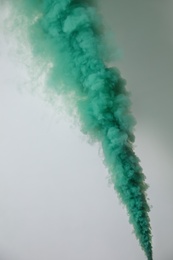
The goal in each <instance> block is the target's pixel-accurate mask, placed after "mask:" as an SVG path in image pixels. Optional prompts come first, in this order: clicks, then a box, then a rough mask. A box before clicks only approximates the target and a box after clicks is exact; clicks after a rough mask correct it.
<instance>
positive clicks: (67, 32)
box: [15, 0, 152, 260]
mask: <svg viewBox="0 0 173 260" xmlns="http://www.w3.org/2000/svg"><path fill="white" fill-rule="evenodd" d="M15 4H16V3H15ZM18 11H19V12H20V13H21V14H22V13H23V14H25V16H26V17H28V19H29V21H30V24H29V26H28V34H29V37H30V42H31V44H32V49H33V53H34V55H35V56H37V57H39V56H40V57H44V60H45V61H46V62H47V63H49V64H51V68H50V69H49V74H48V82H47V85H48V86H49V87H51V88H52V89H53V90H54V91H55V93H59V94H64V95H66V96H67V97H68V98H69V100H70V99H71V100H72V102H73V105H75V108H76V110H77V112H78V116H79V118H80V122H81V129H82V131H83V132H84V133H85V134H87V135H89V136H90V137H91V138H92V140H94V141H99V142H100V143H101V144H102V148H103V153H104V157H105V164H106V165H107V167H108V170H109V172H110V176H111V180H112V182H113V184H114V188H115V190H116V191H117V193H118V195H119V198H120V200H121V201H122V202H123V203H124V204H125V205H126V208H127V211H128V215H129V219H130V223H131V224H132V225H133V227H134V231H135V234H136V237H137V238H138V239H139V243H140V245H141V247H142V249H143V250H144V252H145V254H146V256H147V258H148V260H152V245H151V227H150V220H149V216H148V212H149V206H148V203H147V199H146V189H147V185H146V184H145V176H144V174H143V173H142V168H141V166H140V164H139V159H138V157H137V156H136V155H135V153H134V151H133V143H134V140H135V138H134V135H133V127H134V124H135V120H134V118H133V116H132V115H131V113H130V106H131V103H130V99H129V93H128V92H127V91H126V89H125V80H124V79H123V78H122V77H121V75H120V72H119V71H118V70H117V69H116V68H114V67H111V68H110V67H108V66H106V63H107V61H108V60H109V54H108V53H109V49H107V47H105V46H104V40H103V32H102V31H103V26H102V24H101V22H100V18H99V16H98V14H97V11H96V6H95V3H94V2H93V1H91V0H35V1H34V0H31V1H28V2H27V3H26V1H25V2H23V1H19V2H18ZM18 14H19V13H18ZM60 82H63V85H62V84H60Z"/></svg>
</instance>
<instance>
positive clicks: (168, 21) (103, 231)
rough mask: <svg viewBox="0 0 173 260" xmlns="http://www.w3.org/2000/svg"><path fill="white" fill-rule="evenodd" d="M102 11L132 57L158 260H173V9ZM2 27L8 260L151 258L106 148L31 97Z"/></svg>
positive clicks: (127, 73) (118, 4)
mask: <svg viewBox="0 0 173 260" xmlns="http://www.w3.org/2000/svg"><path fill="white" fill-rule="evenodd" d="M0 3H1V2H0ZM1 4H2V3H1ZM99 6H100V10H101V12H102V14H103V19H104V22H105V24H107V25H108V26H109V27H110V29H111V30H112V31H113V33H115V36H116V37H115V38H116V43H117V45H118V47H120V52H122V53H123V57H122V59H121V60H120V61H118V62H117V66H118V68H119V69H120V70H121V72H122V75H123V77H124V78H125V79H126V80H127V88H128V90H130V91H131V93H132V101H133V113H134V115H135V117H136V119H137V122H138V124H137V126H136V131H135V135H136V152H137V154H138V156H139V157H140V159H141V165H142V167H143V170H144V173H145V175H146V177H147V183H148V184H149V185H150V188H149V189H148V196H149V198H150V204H151V205H152V206H153V207H152V210H151V213H150V217H151V224H152V232H153V250H154V259H157V260H172V259H173V247H172V241H173V225H172V220H173V203H172V198H173V188H172V187H173V174H172V169H173V163H172V147H173V137H172V133H173V123H172V121H173V115H172V111H173V102H172V98H173V87H172V82H173V71H172V68H173V26H172V24H173V18H172V11H173V1H171V0H170V1H169V0H166V1H161V0H150V1H149V0H147V1H142V0H131V1H129V0H123V1H122V0H116V1H113V0H109V1H103V0H102V1H100V2H99ZM1 12H3V8H2V11H1ZM2 21H4V16H3V15H1V22H2ZM2 24H3V23H1V27H0V30H1V31H0V259H1V260H40V259H41V260H48V259H49V260H55V259H56V260H57V259H58V260H106V259H108V260H114V259H116V260H126V259H129V260H139V259H140V260H142V259H145V256H144V254H143V252H142V250H141V248H140V247H139V245H138V242H137V241H136V238H135V236H134V234H132V226H130V224H129V223H128V216H127V214H126V211H125V209H124V208H123V206H122V205H120V203H119V201H118V199H117V197H116V193H115V191H114V190H113V187H112V186H110V185H108V179H107V176H108V174H107V170H106V169H105V167H104V165H103V163H102V159H101V158H100V156H99V153H98V151H99V148H98V145H94V146H92V145H90V144H88V143H87V140H86V137H84V136H83V135H82V134H81V133H80V131H79V129H78V126H74V124H73V121H72V119H70V118H69V117H68V116H67V115H66V114H65V113H64V112H62V111H61V112H59V107H60V106H59V105H58V104H54V105H51V104H49V103H48V102H46V101H45V99H44V98H42V97H41V95H39V94H38V93H37V92H36V93H34V94H32V93H31V91H29V89H30V87H31V89H32V86H29V83H27V84H26V80H28V75H27V72H26V70H25V68H24V67H23V65H22V64H21V63H20V62H19V61H17V60H15V59H13V58H12V52H14V48H13V47H14V46H13V40H14V39H13V40H12V39H10V36H9V35H6V33H4V28H3V26H2ZM28 82H29V81H28ZM25 87H26V88H25ZM57 103H58V100H57ZM61 109H62V110H63V107H62V106H61Z"/></svg>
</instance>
